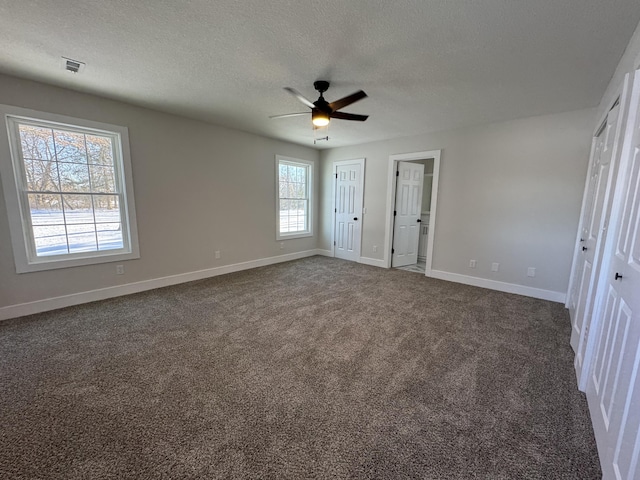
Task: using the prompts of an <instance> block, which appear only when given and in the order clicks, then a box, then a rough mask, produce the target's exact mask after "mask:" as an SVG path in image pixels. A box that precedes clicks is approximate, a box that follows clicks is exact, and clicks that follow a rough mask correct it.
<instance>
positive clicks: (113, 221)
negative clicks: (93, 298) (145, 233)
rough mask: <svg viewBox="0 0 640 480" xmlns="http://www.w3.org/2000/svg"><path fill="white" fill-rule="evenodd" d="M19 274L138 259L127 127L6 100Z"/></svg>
mask: <svg viewBox="0 0 640 480" xmlns="http://www.w3.org/2000/svg"><path fill="white" fill-rule="evenodd" d="M0 111H1V113H3V117H4V118H5V120H6V126H7V128H6V132H7V135H8V136H7V137H3V135H4V133H0V148H1V150H0V155H3V156H4V155H9V154H10V156H11V162H8V161H2V162H1V164H0V175H1V176H2V181H3V187H4V191H5V200H6V204H7V211H8V215H9V226H10V230H11V239H12V245H13V250H14V257H15V263H16V270H17V271H18V273H23V272H31V271H37V270H47V269H52V268H62V267H69V266H77V265H87V264H92V263H102V262H111V261H119V260H127V259H131V258H138V257H139V253H138V245H137V233H136V226H135V218H134V217H135V214H134V208H133V191H132V181H131V173H130V171H131V166H130V161H129V145H128V134H127V129H126V128H124V127H118V126H115V125H105V124H97V123H95V122H88V121H83V120H79V119H72V118H68V117H61V116H57V115H51V114H46V113H41V112H33V111H27V110H23V109H18V108H14V107H6V106H0Z"/></svg>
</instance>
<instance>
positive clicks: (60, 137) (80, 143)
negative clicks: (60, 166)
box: [53, 130, 87, 163]
mask: <svg viewBox="0 0 640 480" xmlns="http://www.w3.org/2000/svg"><path fill="white" fill-rule="evenodd" d="M53 138H54V140H55V143H56V155H57V158H58V161H59V162H74V163H87V150H86V148H85V145H84V134H82V133H75V132H65V131H62V130H54V131H53Z"/></svg>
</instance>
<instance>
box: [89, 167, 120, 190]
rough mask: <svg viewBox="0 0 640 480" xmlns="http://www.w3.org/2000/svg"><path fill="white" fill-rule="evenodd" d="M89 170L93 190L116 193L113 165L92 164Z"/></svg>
mask: <svg viewBox="0 0 640 480" xmlns="http://www.w3.org/2000/svg"><path fill="white" fill-rule="evenodd" d="M89 172H90V174H91V191H93V192H105V193H116V177H115V174H114V171H113V167H102V166H96V165H91V166H90V167H89Z"/></svg>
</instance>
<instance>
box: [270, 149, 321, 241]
mask: <svg viewBox="0 0 640 480" xmlns="http://www.w3.org/2000/svg"><path fill="white" fill-rule="evenodd" d="M281 163H284V164H287V165H294V166H296V167H306V168H307V192H308V197H309V203H308V209H309V211H308V212H307V229H306V230H304V231H301V232H291V233H287V232H283V233H281V232H280V164H281ZM275 166H276V168H275V173H276V175H275V177H276V240H289V239H292V238H304V237H312V236H313V204H314V200H313V196H314V189H313V179H314V171H313V169H314V167H315V164H314V162H312V161H310V160H303V159H300V158H291V157H285V156H282V155H276V165H275Z"/></svg>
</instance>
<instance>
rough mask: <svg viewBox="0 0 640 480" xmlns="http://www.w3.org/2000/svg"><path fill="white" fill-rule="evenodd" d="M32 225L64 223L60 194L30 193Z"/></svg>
mask: <svg viewBox="0 0 640 480" xmlns="http://www.w3.org/2000/svg"><path fill="white" fill-rule="evenodd" d="M29 210H30V211H31V224H32V225H64V215H63V214H62V204H61V203H60V195H43V194H39V193H31V194H29Z"/></svg>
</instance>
